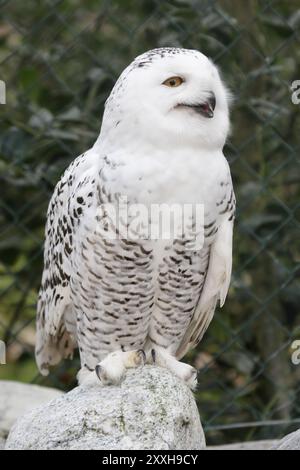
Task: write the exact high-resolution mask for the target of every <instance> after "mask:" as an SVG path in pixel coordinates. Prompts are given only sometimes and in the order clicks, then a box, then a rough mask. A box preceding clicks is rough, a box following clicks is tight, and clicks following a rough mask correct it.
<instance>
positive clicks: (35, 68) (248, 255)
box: [0, 0, 300, 443]
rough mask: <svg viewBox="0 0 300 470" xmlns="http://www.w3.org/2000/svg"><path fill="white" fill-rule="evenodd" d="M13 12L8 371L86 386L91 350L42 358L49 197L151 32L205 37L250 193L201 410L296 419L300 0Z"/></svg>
mask: <svg viewBox="0 0 300 470" xmlns="http://www.w3.org/2000/svg"><path fill="white" fill-rule="evenodd" d="M0 12H1V19H0V67H1V68H0V80H2V81H3V82H5V84H6V104H5V105H4V104H1V105H0V116H1V122H0V181H1V188H0V191H1V200H0V207H1V209H0V339H1V340H2V341H4V342H5V343H6V345H7V364H6V365H5V366H0V378H1V379H13V380H20V381H24V382H34V383H39V384H46V385H50V386H56V387H59V388H62V389H64V390H68V389H70V388H71V387H72V386H73V385H74V383H75V382H74V377H75V373H76V370H77V367H78V358H75V359H74V361H73V362H66V363H64V364H61V365H60V366H59V367H58V368H57V369H54V370H53V371H52V373H51V375H50V376H49V377H48V378H47V379H44V378H42V377H41V376H39V374H38V372H37V368H36V365H35V361H34V352H33V351H34V341H35V338H34V332H35V308H36V298H37V290H38V288H39V283H40V277H41V272H42V246H43V237H44V233H43V232H44V223H45V216H46V210H47V204H48V201H49V198H50V196H51V194H52V191H53V189H54V186H55V184H56V182H57V180H58V179H59V176H60V174H61V173H62V172H63V170H64V169H65V168H66V167H67V165H68V163H69V162H70V161H71V160H72V159H73V158H74V157H75V156H77V155H79V154H80V153H82V152H83V151H84V150H86V149H87V148H88V147H89V146H90V145H91V144H92V143H93V141H94V140H95V138H96V137H97V135H98V132H99V128H100V124H101V114H102V111H103V105H104V101H105V99H106V97H107V96H108V94H109V92H110V90H111V88H112V86H113V84H114V81H115V80H116V78H117V77H118V75H119V74H120V72H121V71H122V70H123V68H124V67H125V66H126V65H127V64H128V63H129V62H130V61H131V60H132V59H133V58H134V57H135V56H136V55H138V54H139V53H142V52H144V51H145V50H148V49H151V48H154V47H160V46H180V47H186V48H194V49H199V50H201V51H202V52H204V53H205V54H206V55H208V56H210V57H211V58H212V59H213V60H214V61H215V62H216V63H217V65H218V66H219V68H220V69H221V71H222V74H223V78H224V79H225V81H226V83H227V84H228V85H229V87H230V89H231V90H232V92H233V95H234V102H233V107H232V123H233V125H232V134H231V137H230V138H229V141H228V143H227V146H226V148H225V154H226V156H227V158H228V160H229V162H230V165H231V170H232V174H233V179H234V185H235V189H236V196H237V208H238V213H237V222H236V229H235V241H234V267H233V280H232V285H231V289H230V294H229V298H228V300H227V302H226V304H225V307H223V309H222V310H220V309H218V310H217V312H216V315H215V318H214V321H213V323H212V325H211V327H210V328H209V330H208V332H207V334H206V336H205V339H204V341H203V342H201V343H200V345H199V347H198V349H197V350H195V351H192V352H191V353H190V354H189V355H188V358H187V359H188V361H189V362H190V363H192V364H194V365H195V366H196V367H197V368H198V369H199V370H200V379H199V380H200V383H199V390H198V391H197V394H196V395H197V400H198V404H199V410H200V413H201V417H202V421H203V424H204V426H205V429H206V433H207V438H208V442H210V443H224V442H230V441H234V440H240V441H242V440H243V441H244V440H249V439H254V438H256V439H259V438H268V439H269V438H273V437H279V436H281V435H282V434H284V433H286V432H288V431H290V430H293V429H294V428H296V427H299V422H300V406H299V396H300V382H299V381H300V366H298V367H297V366H296V365H295V364H293V363H292V361H291V354H292V351H293V350H292V347H291V345H292V343H293V341H294V340H295V339H298V338H300V327H299V325H300V309H299V305H300V244H299V227H300V221H299V212H300V210H299V201H300V197H299V196H300V189H299V182H300V171H299V170H300V169H299V147H300V139H299V135H300V119H299V113H300V105H297V103H293V101H292V90H291V85H292V83H293V82H294V81H295V80H297V79H300V47H299V46H300V43H299V34H300V4H299V1H290V2H285V1H281V0H278V1H276V0H272V1H267V0H266V1H259V0H247V1H244V2H241V1H238V0H224V1H213V0H211V1H205V0H202V1H200V0H178V1H164V2H161V1H158V0H157V1H155V0H139V1H138V0H122V1H121V0H119V1H118V0H117V1H105V0H102V1H99V0H88V1H86V2H80V1H79V0H44V1H43V2H40V1H34V0H29V1H28V2H18V1H16V0H15V1H14V0H7V1H0ZM294 101H295V100H294ZM296 101H297V100H296Z"/></svg>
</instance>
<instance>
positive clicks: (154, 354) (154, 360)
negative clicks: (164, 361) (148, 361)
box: [151, 349, 156, 364]
mask: <svg viewBox="0 0 300 470" xmlns="http://www.w3.org/2000/svg"><path fill="white" fill-rule="evenodd" d="M151 357H152V362H153V364H155V363H156V352H155V349H151Z"/></svg>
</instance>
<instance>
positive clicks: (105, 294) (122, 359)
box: [36, 48, 235, 386]
mask: <svg viewBox="0 0 300 470" xmlns="http://www.w3.org/2000/svg"><path fill="white" fill-rule="evenodd" d="M228 130H229V116H228V95H227V92H226V89H225V87H224V85H223V83H222V81H221V79H220V77H219V73H218V71H217V69H216V67H215V66H214V65H213V64H212V62H211V61H210V60H209V59H208V58H207V57H205V56H204V55H203V54H201V53H200V52H197V51H193V50H186V49H177V48H163V49H155V50H153V51H149V52H147V53H145V54H143V55H141V56H139V57H137V58H136V59H135V60H134V61H133V63H132V64H131V65H130V66H129V67H127V69H125V70H124V72H123V73H122V75H121V76H120V78H119V79H118V81H117V83H116V85H115V87H114V89H113V90H112V92H111V95H110V97H109V98H108V100H107V102H106V106H105V112H104V117H103V123H102V128H101V133H100V136H99V138H98V139H97V141H96V143H95V145H94V146H93V148H91V149H90V150H89V151H87V152H86V153H84V154H83V155H81V156H80V157H78V158H77V159H76V160H75V161H74V162H73V163H72V164H71V165H70V166H69V168H68V169H67V170H66V172H65V174H64V175H63V176H62V178H61V180H60V182H59V183H58V184H57V186H56V189H55V192H54V194H53V197H52V199H51V202H50V205H49V209H48V216H47V226H46V242H45V256H44V263H45V266H44V272H43V278H42V286H41V289H40V294H39V300H38V315H37V345H36V358H37V363H38V366H39V368H40V370H41V372H42V373H43V374H47V373H48V368H49V366H51V365H54V364H57V363H58V362H59V361H60V360H61V359H62V358H66V357H68V356H70V355H71V354H72V352H73V350H74V348H75V347H77V346H78V347H79V350H80V357H81V366H82V369H81V374H80V379H81V380H84V379H85V377H86V372H88V371H90V372H92V371H94V370H95V368H96V372H97V375H98V377H99V378H100V379H101V380H102V381H103V382H104V383H116V382H118V381H120V379H121V378H122V376H123V374H124V371H125V369H126V368H128V367H135V366H137V365H139V364H141V363H143V362H153V361H154V362H156V363H157V364H158V365H160V366H163V367H167V368H169V369H170V370H172V371H173V372H174V373H175V374H177V375H178V376H179V377H181V378H182V379H183V380H185V381H186V382H187V383H189V384H190V385H191V386H193V385H194V383H195V377H196V372H195V370H194V369H193V368H192V367H191V366H188V365H187V364H183V363H180V362H179V359H181V358H182V357H183V356H184V354H185V353H186V352H187V351H188V349H189V348H191V347H193V346H195V345H196V344H197V343H198V342H199V341H200V339H201V338H202V336H203V334H204V332H205V331H206V329H207V327H208V325H209V323H210V321H211V319H212V317H213V314H214V310H215V307H216V304H217V301H218V300H220V303H221V305H222V304H223V303H224V301H225V298H226V294H227V291H228V287H229V282H230V275H231V260H232V230H233V219H234V211H235V198H234V193H233V188H232V182H231V176H230V170H229V166H228V163H227V161H226V159H225V157H224V156H223V153H222V148H223V146H224V143H225V140H226V137H227V134H228ZM121 197H122V198H124V197H126V200H127V202H128V205H130V204H136V203H139V204H143V205H144V206H146V207H152V206H153V205H154V204H169V205H170V204H174V203H177V204H180V205H183V204H187V203H188V204H203V205H204V215H205V218H204V245H203V247H202V248H201V249H195V250H191V249H189V247H188V241H187V234H186V233H185V234H183V236H182V237H178V238H175V239H170V240H164V241H160V240H158V241H157V240H151V239H139V240H134V241H133V240H131V239H126V238H122V237H118V238H117V239H115V240H112V239H109V238H106V237H105V236H103V233H102V234H100V233H99V230H98V228H99V224H103V223H104V222H107V221H108V218H107V217H105V212H104V215H103V210H102V211H101V209H102V208H103V207H105V205H106V204H108V203H109V204H112V205H117V204H118V203H119V201H120V198H121ZM99 214H102V215H99ZM149 222H150V225H151V223H153V221H151V220H150V221H149Z"/></svg>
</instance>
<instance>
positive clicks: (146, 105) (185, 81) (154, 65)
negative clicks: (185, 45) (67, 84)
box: [100, 48, 229, 150]
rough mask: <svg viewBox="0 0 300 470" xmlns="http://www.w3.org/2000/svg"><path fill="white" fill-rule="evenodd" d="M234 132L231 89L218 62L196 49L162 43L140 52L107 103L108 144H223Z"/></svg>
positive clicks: (104, 129) (104, 134)
mask: <svg viewBox="0 0 300 470" xmlns="http://www.w3.org/2000/svg"><path fill="white" fill-rule="evenodd" d="M228 132H229V93H228V91H227V89H226V87H225V86H224V84H223V82H222V80H221V78H220V75H219V72H218V69H217V67H216V66H215V65H214V64H213V63H212V61H211V60H210V59H208V58H207V57H206V56H205V55H204V54H202V53H201V52H198V51H196V50H189V49H180V48H160V49H154V50H151V51H148V52H146V53H144V54H142V55H140V56H138V57H137V58H136V59H135V60H134V61H133V62H132V63H131V64H130V65H129V66H128V67H127V68H126V69H125V70H124V71H123V73H122V74H121V76H120V77H119V79H118V81H117V82H116V84H115V86H114V88H113V90H112V92H111V94H110V96H109V98H108V100H107V102H106V106H105V112H104V116H103V124H102V130H101V134H100V138H101V140H102V141H103V143H106V144H107V145H108V144H109V145H113V143H114V142H118V145H120V143H122V144H123V145H130V144H131V145H134V139H135V141H137V140H140V139H142V140H143V142H144V143H148V144H149V145H150V146H151V145H153V146H155V147H156V148H157V147H162V148H163V149H164V150H165V149H167V148H168V147H170V145H172V146H174V145H176V146H183V147H186V146H193V147H198V148H200V147H202V148H208V149H210V150H214V149H216V150H217V149H221V148H222V147H223V146H224V143H225V141H226V137H227V135H228Z"/></svg>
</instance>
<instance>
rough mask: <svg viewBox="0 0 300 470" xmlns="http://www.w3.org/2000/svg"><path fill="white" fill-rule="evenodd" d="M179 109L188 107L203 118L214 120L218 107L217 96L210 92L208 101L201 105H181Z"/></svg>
mask: <svg viewBox="0 0 300 470" xmlns="http://www.w3.org/2000/svg"><path fill="white" fill-rule="evenodd" d="M178 106H179V107H182V106H184V107H187V108H190V109H193V110H194V111H196V113H198V114H201V116H203V117H205V118H209V119H211V118H213V117H214V110H215V107H216V96H215V94H214V93H213V92H212V91H210V92H209V96H208V98H207V100H206V101H203V102H202V103H199V104H180V105H178Z"/></svg>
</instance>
